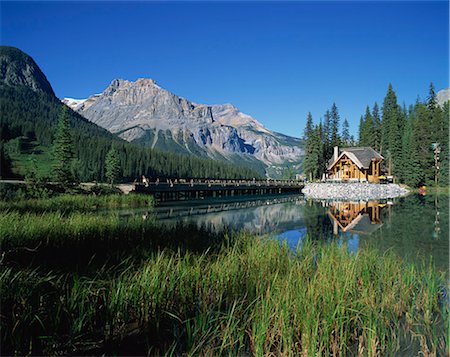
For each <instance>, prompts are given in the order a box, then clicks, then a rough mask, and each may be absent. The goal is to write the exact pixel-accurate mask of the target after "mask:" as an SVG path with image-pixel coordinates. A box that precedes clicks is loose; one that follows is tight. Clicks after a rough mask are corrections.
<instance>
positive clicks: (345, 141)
mask: <svg viewBox="0 0 450 357" xmlns="http://www.w3.org/2000/svg"><path fill="white" fill-rule="evenodd" d="M342 145H345V146H351V143H350V129H349V125H348V120H347V118H345V119H344V122H343V123H342Z"/></svg>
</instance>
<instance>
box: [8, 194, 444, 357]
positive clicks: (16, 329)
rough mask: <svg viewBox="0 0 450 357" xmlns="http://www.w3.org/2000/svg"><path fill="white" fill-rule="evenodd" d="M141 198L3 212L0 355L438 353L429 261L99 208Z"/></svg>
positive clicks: (439, 321) (20, 205) (15, 205)
mask: <svg viewBox="0 0 450 357" xmlns="http://www.w3.org/2000/svg"><path fill="white" fill-rule="evenodd" d="M147 200H148V197H146V196H137V197H133V196H105V197H101V196H100V197H99V196H97V197H90V196H89V197H84V196H83V197H64V196H60V197H55V198H52V199H49V200H39V201H24V202H22V201H19V202H9V203H8V206H6V205H5V206H3V209H2V214H1V215H0V249H1V251H2V256H1V265H0V296H1V334H2V335H1V354H2V355H9V354H17V355H26V354H31V355H39V354H44V355H55V354H75V355H86V354H88V355H92V354H104V353H106V354H119V355H130V354H138V355H146V354H156V355H160V354H175V355H180V354H188V355H199V354H200V355H204V354H206V355H220V354H229V355H230V354H231V355H258V356H259V355H267V354H275V355H303V356H310V355H362V356H366V355H367V356H375V355H380V354H381V355H395V354H398V353H400V352H402V353H403V354H405V353H406V354H408V355H417V354H418V353H419V352H422V353H423V354H426V353H438V354H440V355H445V354H446V353H448V350H447V347H446V343H447V341H446V337H447V336H446V327H447V326H448V303H447V301H446V299H445V297H444V295H445V294H444V289H443V287H444V286H446V284H447V282H446V278H445V276H444V275H441V274H440V273H437V272H436V270H435V269H434V268H433V266H432V265H431V264H429V265H428V264H424V265H423V266H415V265H411V264H408V263H406V262H403V261H402V260H401V259H399V257H398V256H397V255H395V254H393V253H389V254H384V255H381V254H379V253H378V252H377V251H375V250H373V249H361V250H360V251H359V252H358V253H357V254H352V253H349V252H348V249H346V247H345V246H339V245H338V244H337V243H331V244H329V243H320V242H317V240H316V241H313V240H307V241H305V242H303V244H302V247H301V249H299V250H297V251H296V252H293V251H292V250H291V249H289V248H288V247H287V246H285V245H281V246H280V244H279V242H278V241H276V240H270V239H268V238H258V237H254V236H251V235H249V234H246V233H241V234H230V235H227V234H212V233H210V232H208V231H206V230H202V229H199V228H197V227H194V226H183V225H177V226H174V227H167V226H164V225H161V224H159V223H158V222H157V221H156V220H155V219H154V218H152V215H151V208H149V209H148V210H144V212H143V213H142V215H139V216H134V217H121V216H119V215H117V214H114V213H105V212H100V211H98V210H101V208H106V207H133V206H141V205H142V204H144V205H147V204H148V203H149V202H148V201H147ZM147 211H148V212H147ZM405 346H408V348H409V349H408V350H407V351H406V352H405V351H403V350H402V349H403V348H404V347H405Z"/></svg>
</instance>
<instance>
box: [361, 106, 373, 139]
mask: <svg viewBox="0 0 450 357" xmlns="http://www.w3.org/2000/svg"><path fill="white" fill-rule="evenodd" d="M375 140H376V139H375V126H374V122H373V118H372V114H371V113H370V108H369V106H367V107H366V113H365V114H364V119H363V130H362V138H361V145H362V146H370V147H373V146H374V145H375Z"/></svg>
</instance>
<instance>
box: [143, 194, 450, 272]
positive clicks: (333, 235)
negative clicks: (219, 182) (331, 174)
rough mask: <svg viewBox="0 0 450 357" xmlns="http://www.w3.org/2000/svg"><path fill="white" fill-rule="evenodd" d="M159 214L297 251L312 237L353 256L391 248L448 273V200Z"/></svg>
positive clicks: (276, 201) (267, 202)
mask: <svg viewBox="0 0 450 357" xmlns="http://www.w3.org/2000/svg"><path fill="white" fill-rule="evenodd" d="M155 210H156V215H157V217H158V218H159V220H160V221H163V222H165V223H166V224H176V223H177V222H185V223H188V222H189V223H194V224H196V225H198V226H203V227H205V228H207V229H208V230H212V231H221V230H224V229H227V230H237V231H239V230H243V229H245V230H248V231H250V232H252V233H257V234H270V235H272V236H274V237H276V238H277V239H280V240H286V241H287V243H288V244H289V245H290V246H291V247H292V248H294V249H295V247H296V246H297V245H298V244H301V242H302V240H303V239H305V236H306V235H307V234H310V236H311V237H314V239H321V240H327V241H330V240H337V241H338V242H340V243H343V242H346V243H347V246H348V249H349V250H351V251H356V250H358V249H363V248H364V247H376V248H378V249H380V250H381V251H383V252H384V251H386V250H389V249H392V250H394V251H395V252H396V253H398V254H400V255H401V256H403V257H405V258H406V259H408V260H410V261H417V260H418V258H420V257H429V256H432V257H433V260H434V262H435V263H436V265H437V267H438V268H439V269H440V270H445V271H448V261H449V201H448V196H447V195H439V196H437V195H436V196H434V195H427V196H419V195H416V194H411V195H409V196H407V197H404V198H399V199H393V200H389V201H387V200H385V201H369V202H327V201H313V200H306V199H305V198H304V197H303V196H301V195H295V196H292V195H291V196H281V197H280V196H277V197H264V198H256V199H255V197H250V198H249V197H247V198H243V199H241V200H240V201H227V200H214V201H185V202H172V203H162V204H160V205H158V206H157V207H156V209H155ZM134 213H137V212H134ZM139 214H144V213H142V212H140V213H139Z"/></svg>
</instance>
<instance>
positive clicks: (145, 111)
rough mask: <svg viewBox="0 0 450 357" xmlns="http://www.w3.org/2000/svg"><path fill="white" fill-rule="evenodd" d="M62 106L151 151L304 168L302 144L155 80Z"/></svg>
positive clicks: (116, 83)
mask: <svg viewBox="0 0 450 357" xmlns="http://www.w3.org/2000/svg"><path fill="white" fill-rule="evenodd" d="M62 101H63V102H64V103H65V104H67V105H68V106H70V107H71V108H72V109H73V110H75V111H77V112H78V113H80V114H81V115H83V116H84V117H86V118H87V119H88V120H91V121H92V122H94V123H96V124H98V125H99V126H101V127H103V128H105V129H107V130H109V131H110V132H112V133H115V134H117V135H118V136H119V137H121V138H122V139H125V140H127V141H130V142H136V143H139V144H140V145H144V146H150V147H152V148H159V149H163V150H169V151H170V150H173V151H178V152H187V153H190V154H194V155H198V156H206V157H212V158H217V157H222V158H224V159H225V160H226V159H233V160H238V157H237V156H236V155H238V156H240V157H246V159H249V160H253V159H256V160H258V161H259V162H261V163H262V164H264V165H265V166H266V167H267V168H269V167H273V170H272V172H276V171H277V169H278V171H282V170H283V168H285V167H287V166H290V167H292V166H295V167H297V168H299V167H300V163H301V160H302V156H303V150H302V148H301V145H302V143H301V140H300V139H297V138H294V137H290V136H287V135H284V134H280V133H276V132H273V131H270V130H269V129H267V128H266V127H264V125H263V124H261V123H260V122H258V121H257V120H256V119H254V118H253V117H251V116H250V115H248V114H245V113H242V112H241V111H240V110H239V109H238V108H237V107H235V106H234V105H232V104H230V103H226V104H213V105H208V104H198V103H194V102H192V101H190V100H188V99H186V98H184V97H181V96H178V95H176V94H174V93H172V92H170V91H168V90H166V89H164V88H162V87H160V86H159V85H158V84H157V83H156V81H155V80H153V79H150V78H139V79H137V80H136V81H134V82H133V81H129V80H125V79H114V80H113V81H112V82H111V84H110V85H109V86H108V87H107V88H106V89H105V90H104V91H103V92H102V93H100V94H96V95H92V96H90V97H88V98H86V99H73V98H64V99H63V100H62ZM232 157H233V158H232ZM266 171H267V170H266Z"/></svg>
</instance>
